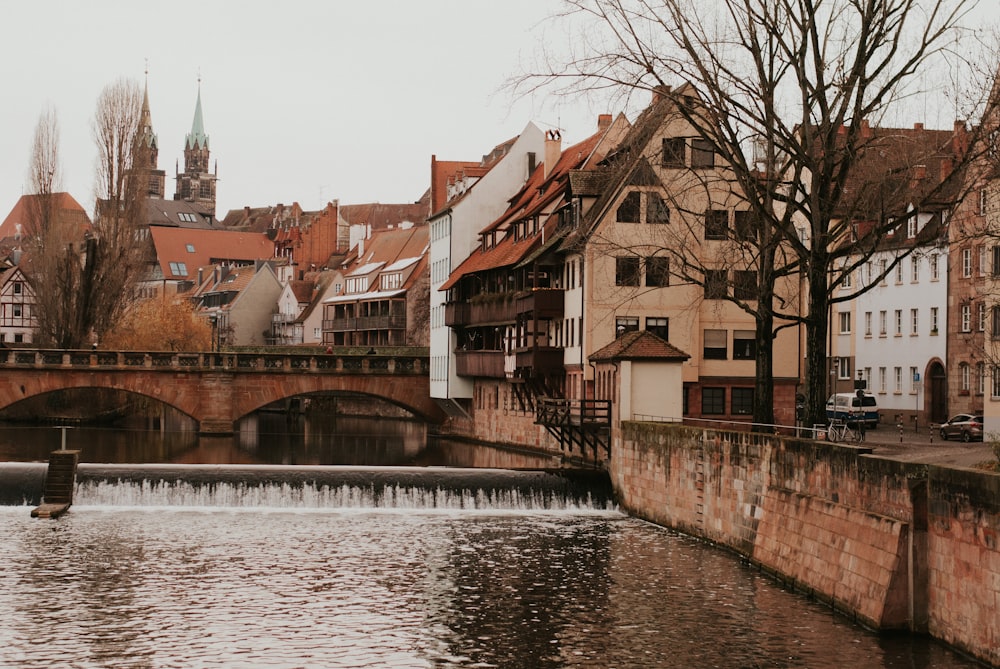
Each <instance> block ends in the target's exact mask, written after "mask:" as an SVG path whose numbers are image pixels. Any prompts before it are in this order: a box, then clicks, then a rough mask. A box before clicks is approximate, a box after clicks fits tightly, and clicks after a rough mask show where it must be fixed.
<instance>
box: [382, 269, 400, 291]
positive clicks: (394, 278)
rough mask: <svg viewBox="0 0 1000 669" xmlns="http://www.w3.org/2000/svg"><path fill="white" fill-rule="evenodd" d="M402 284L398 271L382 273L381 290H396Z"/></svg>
mask: <svg viewBox="0 0 1000 669" xmlns="http://www.w3.org/2000/svg"><path fill="white" fill-rule="evenodd" d="M401 285H403V275H402V274H401V273H399V272H392V273H390V274H383V275H382V290H396V289H397V288H399V287H400V286H401Z"/></svg>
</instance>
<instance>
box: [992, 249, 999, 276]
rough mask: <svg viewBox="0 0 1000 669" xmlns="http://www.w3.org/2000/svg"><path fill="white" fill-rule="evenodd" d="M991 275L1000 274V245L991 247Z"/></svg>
mask: <svg viewBox="0 0 1000 669" xmlns="http://www.w3.org/2000/svg"><path fill="white" fill-rule="evenodd" d="M992 270H993V276H1000V246H994V247H993V267H992Z"/></svg>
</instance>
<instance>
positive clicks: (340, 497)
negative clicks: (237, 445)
mask: <svg viewBox="0 0 1000 669" xmlns="http://www.w3.org/2000/svg"><path fill="white" fill-rule="evenodd" d="M44 476H45V466H44V465H42V464H38V465H36V464H18V463H10V464H4V465H2V466H0V505H20V504H27V505H31V504H36V503H37V502H36V500H37V499H38V498H40V497H41V494H42V492H41V491H42V484H43V481H44ZM75 504H76V505H77V506H78V507H79V506H129V507H163V506H174V507H259V508H307V509H312V508H322V509H390V508H406V509H452V510H457V509H464V510H469V509H476V510H520V511H524V510H600V511H606V510H613V509H615V508H616V506H615V503H614V496H613V492H612V489H611V484H610V480H609V479H608V477H607V476H606V475H605V474H604V473H602V472H594V471H586V470H552V471H548V470H530V471H529V470H504V469H463V468H451V467H440V468H436V467H429V468H418V467H342V466H331V467H319V466H287V467H273V466H258V465H246V466H232V465H227V466H216V465H185V466H175V465H110V464H81V465H79V467H78V471H77V486H76V491H75Z"/></svg>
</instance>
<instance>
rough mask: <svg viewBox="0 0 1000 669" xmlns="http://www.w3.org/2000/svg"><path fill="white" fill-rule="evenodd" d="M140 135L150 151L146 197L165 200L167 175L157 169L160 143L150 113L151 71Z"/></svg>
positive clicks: (140, 121) (146, 169) (144, 99)
mask: <svg viewBox="0 0 1000 669" xmlns="http://www.w3.org/2000/svg"><path fill="white" fill-rule="evenodd" d="M139 133H140V136H141V139H142V141H143V142H144V143H145V144H146V147H147V148H148V149H149V163H148V164H147V165H146V166H145V168H144V169H145V172H146V177H147V184H148V185H147V186H146V195H147V196H149V197H153V198H160V199H163V197H164V190H165V184H166V181H167V173H166V172H164V171H163V170H160V169H157V167H156V163H157V161H158V160H159V155H160V141H159V139H157V137H156V133H155V132H153V119H152V116H150V113H149V70H147V71H146V84H145V88H144V90H143V93H142V115H141V117H140V119H139Z"/></svg>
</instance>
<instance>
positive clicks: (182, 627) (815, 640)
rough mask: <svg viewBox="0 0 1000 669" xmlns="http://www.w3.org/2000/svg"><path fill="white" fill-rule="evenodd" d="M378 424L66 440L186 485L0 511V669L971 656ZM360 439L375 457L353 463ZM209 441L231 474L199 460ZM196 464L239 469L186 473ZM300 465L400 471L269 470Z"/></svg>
mask: <svg viewBox="0 0 1000 669" xmlns="http://www.w3.org/2000/svg"><path fill="white" fill-rule="evenodd" d="M378 425H379V426H380V427H378V428H373V427H372V426H371V425H369V426H368V428H369V434H367V435H366V434H362V431H359V430H360V424H358V423H350V427H348V423H344V422H341V428H342V430H343V431H344V433H345V434H343V435H341V436H344V437H347V438H346V440H345V439H338V437H337V436H336V435H334V434H330V433H328V432H327V429H328V427H327V426H320V425H311V426H310V428H309V429H308V430H303V431H302V432H303V434H301V435H296V434H294V432H295V430H292V432H293V434H292V435H291V436H290V435H289V434H288V433H287V432H282V431H280V430H278V431H276V432H274V433H271V432H269V431H268V430H260V431H259V432H258V433H257V434H255V435H254V436H252V437H249V438H248V437H247V435H246V434H241V435H239V436H237V437H234V438H233V439H232V440H230V442H231V443H229V445H228V446H225V445H220V443H219V442H218V441H215V440H213V441H212V442H211V443H210V444H208V445H205V444H202V443H200V442H201V440H199V439H197V437H195V438H194V439H193V442H192V441H188V438H187V437H185V438H183V439H181V438H178V440H177V443H169V444H167V443H163V442H165V441H170V439H172V437H166V438H160V443H159V445H158V446H157V445H156V443H157V439H158V437H156V435H155V434H153V433H145V434H143V435H142V436H140V435H139V433H138V432H133V431H128V432H125V435H126V436H125V437H124V438H122V439H121V443H116V442H115V438H112V437H111V435H110V433H108V432H95V433H93V434H92V435H91V436H89V437H88V436H85V435H86V433H85V431H83V430H73V431H67V434H66V436H65V439H66V441H67V445H68V446H69V447H71V448H72V447H82V450H83V456H84V457H83V460H84V461H85V462H100V461H105V462H106V461H109V460H114V458H111V457H108V456H109V454H110V455H113V454H115V453H120V454H123V455H124V457H125V459H121V458H119V459H118V460H117V461H118V462H134V461H138V460H143V459H144V460H146V461H155V462H159V463H171V464H170V466H169V470H170V471H184V472H190V473H191V474H192V475H191V476H190V477H187V479H185V480H181V479H176V480H172V481H171V482H169V483H151V482H149V481H146V482H145V483H144V482H143V479H142V477H141V476H140V477H135V476H132V477H130V478H128V480H124V479H123V480H122V482H120V483H118V482H112V481H118V479H119V478H121V477H116V476H105V477H104V480H97V479H94V480H90V481H86V482H84V483H81V486H80V487H79V488H78V491H77V496H76V500H75V503H74V506H73V508H72V510H71V511H70V513H69V514H67V515H66V516H64V517H63V518H61V519H59V520H57V521H41V520H35V519H31V518H30V516H29V513H28V510H29V506H25V505H14V506H4V507H0V537H2V538H3V541H0V564H2V565H3V568H2V570H0V667H38V668H42V667H44V668H50V667H74V668H75V667H80V668H89V667H94V668H97V667H149V668H159V667H247V668H250V667H290V668H291V667H310V668H312V667H317V668H318V667H524V668H535V667H537V668H548V667H551V668H553V669H555V668H559V667H601V668H604V667H685V668H686V667H734V668H738V669H744V668H746V669H749V668H751V667H788V668H791V667H815V668H825V667H830V668H833V667H837V668H840V667H852V668H860V669H866V668H876V667H906V668H909V669H912V668H922V667H927V668H930V667H935V668H937V667H943V668H946V669H947V668H951V667H955V668H958V667H962V668H964V667H973V666H975V665H974V664H972V663H971V662H968V661H966V660H964V659H963V658H961V657H959V656H957V655H955V654H954V653H952V652H950V651H949V650H947V649H945V648H943V647H941V646H939V645H937V644H935V643H932V642H929V641H927V640H925V639H914V638H911V637H909V636H885V635H876V634H873V633H871V632H869V631H867V630H864V629H862V628H860V627H858V626H856V625H854V624H852V623H851V622H850V621H848V620H846V619H844V618H843V617H841V616H838V615H836V614H834V613H832V612H831V611H830V610H829V609H827V608H825V607H823V606H821V605H819V604H817V603H815V602H811V601H808V600H806V599H805V598H803V597H801V596H800V595H798V594H795V593H792V592H788V591H786V590H783V589H782V588H780V587H778V586H777V585H776V584H775V583H773V582H772V581H771V580H769V579H768V578H766V577H765V576H763V575H761V574H760V573H758V572H757V571H756V570H754V569H753V568H751V567H749V566H748V565H746V564H744V563H742V562H741V561H740V560H738V559H737V558H735V557H734V556H733V555H731V554H729V553H726V552H723V551H720V550H718V549H715V548H712V547H710V546H707V545H705V544H703V543H700V542H698V541H696V540H694V539H691V538H689V537H685V536H683V535H679V534H677V533H674V532H671V531H668V530H664V529H662V528H659V527H656V526H653V525H650V524H648V523H644V522H642V521H639V520H636V519H632V518H629V517H628V516H626V515H624V514H622V513H621V512H619V511H618V510H616V509H615V508H614V506H613V505H610V506H609V505H608V504H607V503H605V502H604V501H602V500H601V498H600V497H599V496H597V497H592V498H588V497H585V496H580V495H575V496H570V497H568V498H567V497H563V498H558V499H557V498H556V497H553V496H551V495H543V496H540V495H538V494H536V493H533V492H532V489H533V487H536V486H537V483H538V481H537V479H538V477H536V476H533V475H530V474H524V475H512V474H509V473H505V472H489V471H485V472H484V471H480V472H474V473H472V474H470V473H469V470H464V469H449V468H439V467H424V468H423V469H421V470H419V471H414V470H412V469H402V468H400V467H399V466H400V465H409V464H422V465H435V464H441V463H440V462H434V459H435V457H437V456H435V455H434V454H435V453H439V454H440V453H442V452H446V453H448V454H449V456H448V457H449V460H451V461H450V462H449V463H448V464H455V462H454V460H455V455H454V454H455V453H456V452H458V449H456V448H451V449H447V448H446V449H442V448H441V447H438V446H434V447H431V448H426V449H425V448H422V447H420V446H414V440H416V441H420V439H419V438H417V437H416V436H415V435H416V434H419V433H420V432H421V431H422V428H420V427H419V426H418V427H414V426H412V424H411V425H410V426H403V425H399V424H389V423H387V422H386V421H380V422H379V423H378ZM52 432H53V435H49V434H48V433H46V435H47V436H44V437H43V436H41V434H42V432H41V431H27V432H24V433H21V434H18V435H16V436H15V435H14V433H12V432H7V431H0V454H2V455H3V456H4V459H6V460H20V461H22V462H24V461H32V460H43V459H44V457H45V453H47V450H43V452H42V454H41V456H40V457H35V456H34V454H33V452H32V449H33V448H36V447H32V446H29V445H28V442H45V446H44V447H38V448H44V449H48V448H49V446H51V445H53V444H54V445H55V446H56V447H58V446H59V445H60V444H61V441H62V439H63V434H62V432H61V431H52ZM347 432H351V433H352V434H349V435H348V434H346V433H347ZM390 433H393V434H390ZM272 434H276V435H280V436H279V437H276V438H272V436H271V435H272ZM31 435H34V436H33V437H32V436H31ZM161 437H165V435H161ZM88 439H93V440H94V441H93V443H87V440H88ZM98 441H100V442H101V443H100V444H99V443H97V442H98ZM50 442H51V443H50ZM74 442H75V443H74ZM109 444H110V445H109ZM227 449H228V450H227ZM366 449H370V451H371V452H373V453H378V454H380V455H379V456H378V457H377V458H373V460H376V461H369V462H359V461H358V460H363V459H364V457H363V456H364V453H365V452H366ZM88 451H89V452H90V453H92V454H93V453H97V454H98V455H97V456H94V457H88V456H87V454H88ZM227 452H228V459H229V460H230V461H231V462H232V464H234V465H240V466H241V467H221V468H219V467H217V465H218V464H219V463H218V460H220V459H225V458H226V455H225V454H226V453H227ZM95 457H96V459H95ZM196 460H204V461H205V462H203V463H201V464H197V463H194V462H193V461H196ZM331 460H342V461H337V462H333V461H331ZM289 465H293V466H289ZM345 465H349V466H345ZM372 466H374V467H372ZM0 467H7V468H17V467H31V465H13V464H8V465H0ZM88 468H92V467H91V466H90V465H88ZM164 468H166V466H165V465H163V464H160V465H159V466H154V467H147V468H145V469H147V470H148V471H149V472H157V471H161V470H163V469H164ZM369 468H370V469H369ZM106 469H111V470H114V468H106ZM133 469H136V470H140V471H141V470H143V469H144V468H142V467H139V468H133ZM213 470H219V471H226V472H229V473H232V472H234V471H235V472H237V473H238V472H241V471H250V472H256V473H257V474H258V475H259V476H258V477H257V478H258V479H259V481H257V482H251V483H245V482H238V483H224V484H219V483H216V484H212V485H209V486H206V485H205V484H204V482H203V481H204V479H205V478H206V476H207V475H208V474H210V473H211V472H212V471H213ZM302 472H306V473H310V472H319V473H322V474H323V475H329V476H349V477H356V476H358V475H359V473H365V472H370V474H371V476H373V477H392V476H404V475H405V476H406V477H407V478H406V483H405V485H402V484H396V485H393V484H391V483H384V482H380V483H378V484H377V485H375V484H372V485H368V486H366V485H356V484H354V483H349V482H345V483H343V484H329V485H328V484H325V483H324V484H322V485H320V484H319V483H316V484H303V485H299V484H298V483H289V482H288V481H290V480H291V479H290V477H291V476H292V474H295V475H296V476H298V475H301V473H302ZM469 476H478V477H482V479H483V480H484V481H485V480H493V479H494V478H502V479H503V480H504V481H505V483H504V485H505V486H506V488H505V492H503V493H496V494H493V493H490V494H482V493H479V494H477V491H476V490H472V489H471V488H478V484H467V483H461V485H455V484H454V481H456V480H458V481H466V479H464V478H463V477H469ZM518 476H523V480H513V481H512V479H517V477H518ZM155 478H156V477H155V476H150V480H152V479H155ZM422 478H424V479H426V481H427V485H425V486H423V487H422V488H421V486H420V485H419V483H415V482H419V481H420V479H422ZM338 480H339V479H338ZM351 480H353V479H351ZM372 480H376V479H372ZM377 480H379V481H382V479H381V478H377ZM189 481H196V482H195V483H190V482H189ZM197 481H202V483H198V482H197ZM240 481H244V479H243V478H241V479H240ZM310 486H311V487H310ZM465 488H470V489H465Z"/></svg>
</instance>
